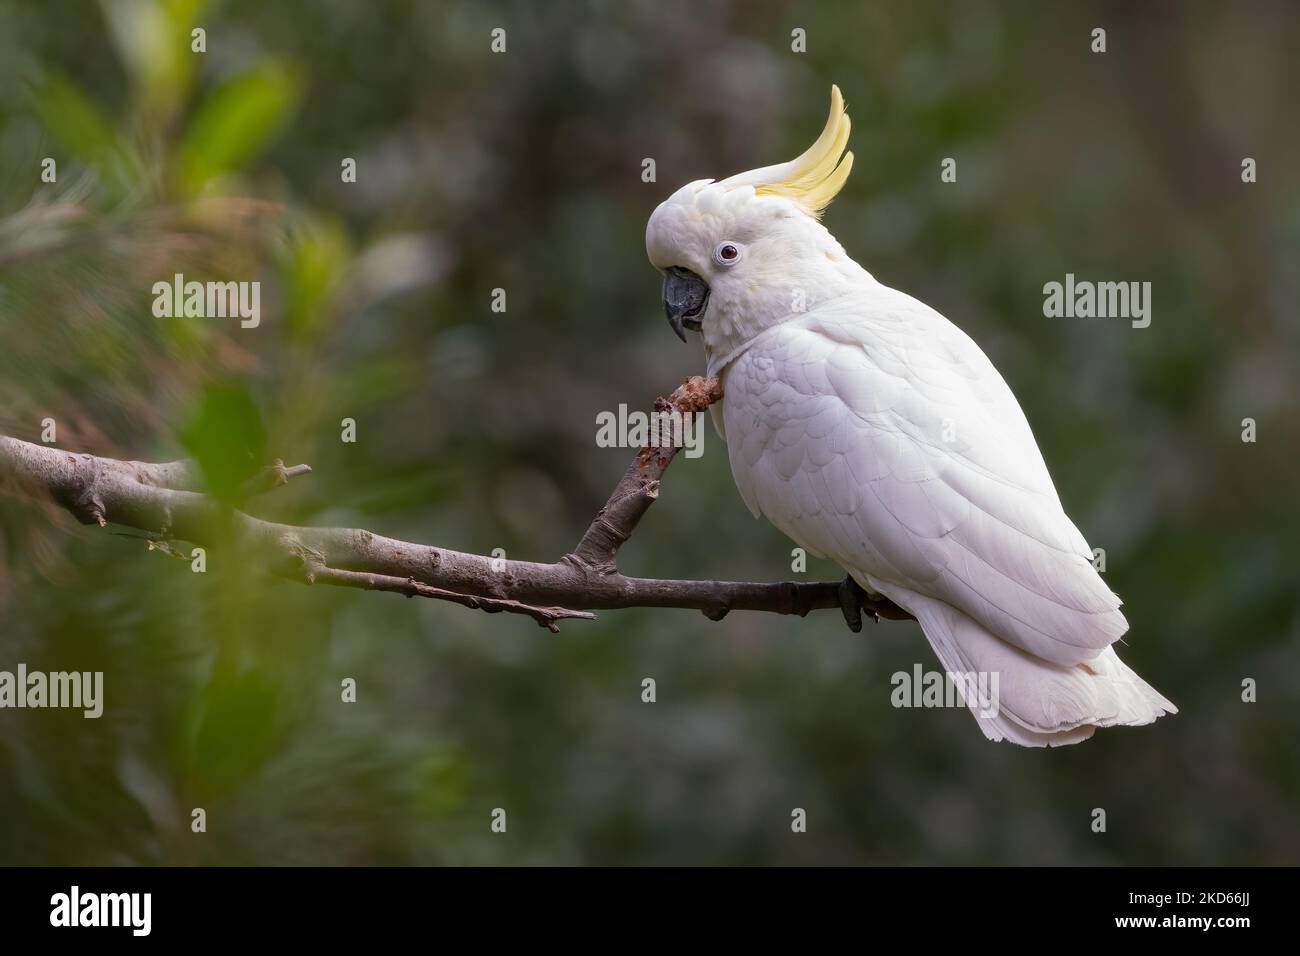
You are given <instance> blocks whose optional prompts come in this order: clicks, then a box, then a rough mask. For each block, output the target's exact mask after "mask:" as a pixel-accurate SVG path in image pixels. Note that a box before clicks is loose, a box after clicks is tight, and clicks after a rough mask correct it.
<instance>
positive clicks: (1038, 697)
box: [896, 595, 1178, 747]
mask: <svg viewBox="0 0 1300 956" xmlns="http://www.w3.org/2000/svg"><path fill="white" fill-rule="evenodd" d="M909 598H910V599H909ZM896 600H897V599H896ZM904 600H906V601H907V606H908V609H909V610H911V611H912V612H913V613H914V614H915V615H916V617H917V620H919V621H920V623H921V629H922V630H923V631H924V632H925V636H926V637H927V638H928V639H929V641H930V645H931V646H932V647H933V648H934V651H935V653H936V654H937V655H938V657H939V661H940V663H941V664H942V665H943V667H944V670H946V671H948V672H950V673H955V674H970V673H976V674H978V673H984V674H997V675H998V681H997V685H996V686H997V700H996V702H995V703H996V707H995V708H994V707H983V706H981V705H980V702H979V701H976V700H970V699H968V700H967V705H968V706H969V707H970V709H971V713H972V714H974V715H975V719H976V721H977V722H978V723H979V725H980V730H982V731H983V732H984V734H985V736H987V737H988V738H989V739H990V740H1009V741H1011V742H1012V743H1017V744H1020V745H1021V746H1023V747H1057V746H1062V745H1065V744H1075V743H1079V742H1080V741H1083V740H1087V739H1088V738H1089V737H1091V736H1092V734H1093V731H1094V730H1096V729H1097V728H1098V727H1114V726H1127V727H1133V726H1140V725H1142V724H1149V723H1151V722H1152V721H1154V720H1155V719H1156V718H1158V717H1161V716H1163V715H1164V714H1167V713H1168V714H1174V713H1177V712H1178V708H1177V707H1175V706H1174V705H1173V704H1172V703H1170V702H1169V700H1167V699H1166V698H1165V697H1164V696H1163V695H1162V694H1160V692H1159V691H1157V690H1156V689H1155V688H1153V687H1152V686H1151V685H1150V684H1148V683H1147V682H1146V681H1144V680H1143V679H1142V678H1141V677H1139V676H1138V675H1137V674H1135V673H1134V672H1133V671H1132V670H1131V669H1130V668H1129V667H1128V666H1127V665H1126V664H1125V663H1124V662H1123V661H1121V660H1120V659H1119V657H1118V655H1116V653H1115V650H1114V648H1112V647H1107V648H1106V649H1105V650H1103V651H1102V652H1101V653H1100V654H1098V655H1097V656H1096V657H1095V658H1093V659H1092V660H1089V661H1085V662H1083V663H1080V664H1076V665H1074V666H1064V665H1060V664H1053V663H1050V662H1048V661H1044V660H1042V659H1041V658H1037V657H1034V656H1033V655H1030V654H1026V653H1025V652H1024V651H1022V650H1020V649H1019V648H1016V647H1013V646H1012V645H1010V644H1008V643H1006V642H1005V641H1002V640H1000V639H998V638H997V637H996V636H994V635H993V634H991V633H989V632H988V631H987V630H985V629H984V628H983V627H982V626H981V625H979V624H977V623H976V622H975V621H973V620H972V619H971V618H969V617H967V616H966V615H965V614H963V613H962V612H961V611H958V610H957V609H955V608H953V607H951V606H949V605H947V604H944V603H942V602H940V601H935V600H932V599H930V598H925V597H921V596H920V595H908V596H907V597H904Z"/></svg>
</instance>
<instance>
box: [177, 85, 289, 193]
mask: <svg viewBox="0 0 1300 956" xmlns="http://www.w3.org/2000/svg"><path fill="white" fill-rule="evenodd" d="M301 86H302V85H301V83H300V81H299V79H298V75H297V73H295V72H294V71H293V70H291V69H290V68H289V67H287V66H285V65H283V64H280V63H276V62H271V61H267V62H264V63H262V64H260V65H258V66H255V67H253V68H252V69H250V70H248V71H246V72H244V73H241V74H240V75H238V76H236V77H235V78H234V79H232V80H229V81H227V82H226V83H224V84H222V85H221V86H219V87H218V88H217V89H216V90H214V91H213V93H212V94H211V95H210V96H209V97H208V98H207V100H205V101H204V103H203V104H202V105H201V106H200V107H199V108H198V110H197V112H196V113H195V115H194V118H193V119H192V120H191V121H190V124H189V127H188V128H187V129H186V131H185V134H184V136H183V137H182V139H181V142H180V145H179V146H178V147H177V153H176V158H175V169H174V174H175V180H176V185H177V187H178V188H179V189H180V191H181V192H182V193H183V194H185V195H190V196H193V195H197V194H198V193H199V192H200V191H202V189H203V187H204V186H205V185H207V183H208V182H209V181H210V180H212V179H214V178H215V177H217V176H220V175H223V174H224V173H228V172H231V171H233V170H237V169H240V168H241V167H242V166H243V165H244V164H245V163H247V162H248V161H249V160H250V159H251V158H253V157H254V156H255V155H257V153H259V152H260V151H261V150H263V149H265V148H266V147H267V146H268V145H269V144H270V142H271V140H272V139H273V138H274V137H275V135H276V134H277V133H278V132H279V131H280V130H281V129H282V128H283V127H284V126H285V124H286V123H287V122H288V120H289V117H290V115H291V114H292V112H293V110H294V109H295V108H296V107H297V105H298V101H299V98H300V96H301V92H302V89H301Z"/></svg>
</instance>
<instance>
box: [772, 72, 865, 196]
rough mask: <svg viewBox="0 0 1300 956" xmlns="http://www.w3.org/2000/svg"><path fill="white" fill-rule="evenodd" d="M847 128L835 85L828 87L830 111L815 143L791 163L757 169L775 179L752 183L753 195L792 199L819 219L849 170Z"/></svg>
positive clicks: (851, 164)
mask: <svg viewBox="0 0 1300 956" xmlns="http://www.w3.org/2000/svg"><path fill="white" fill-rule="evenodd" d="M849 126H850V123H849V114H848V113H846V112H844V97H843V96H841V95H840V88H839V87H838V86H832V87H831V112H830V115H829V116H828V117H827V118H826V127H825V128H824V129H823V130H822V134H821V135H820V136H818V137H817V142H815V143H813V144H812V145H811V146H809V147H808V149H807V150H805V151H804V153H803V154H802V155H801V156H800V157H799V158H798V159H796V160H794V161H793V162H790V163H786V164H785V165H783V166H773V167H768V169H765V170H761V171H760V172H762V173H771V174H774V175H775V176H777V177H778V178H771V179H764V180H763V181H761V182H757V183H755V185H754V192H756V193H757V194H758V195H760V196H763V195H774V196H785V197H787V198H789V199H793V200H794V201H795V202H796V203H798V204H799V205H800V206H801V207H803V210H804V211H805V212H807V213H808V215H810V216H813V217H814V218H816V217H819V216H820V215H821V212H822V210H823V209H825V208H826V207H827V206H828V205H830V201H831V200H832V199H834V198H835V196H836V194H837V193H839V191H840V190H841V189H843V188H844V183H845V182H846V181H847V180H848V178H849V171H850V170H851V169H852V168H853V154H852V153H851V152H850V153H846V152H844V147H845V146H847V145H848V142H849ZM841 154H842V156H841Z"/></svg>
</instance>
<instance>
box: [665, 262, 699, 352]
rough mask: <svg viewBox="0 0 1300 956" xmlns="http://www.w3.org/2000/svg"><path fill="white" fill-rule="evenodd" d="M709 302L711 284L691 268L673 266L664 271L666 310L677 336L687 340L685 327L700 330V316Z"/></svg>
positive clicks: (694, 330) (695, 330) (669, 322)
mask: <svg viewBox="0 0 1300 956" xmlns="http://www.w3.org/2000/svg"><path fill="white" fill-rule="evenodd" d="M708 304H709V284H708V283H707V282H705V281H704V280H703V279H701V278H700V277H699V276H697V275H696V274H695V273H694V272H692V271H691V270H690V269H683V268H682V267H681V266H671V267H670V268H669V269H667V270H666V271H665V272H664V312H666V313H667V315H668V324H669V325H671V326H672V327H673V331H674V332H676V333H677V337H678V338H679V339H681V340H682V341H683V342H685V341H686V333H685V332H683V331H682V329H683V328H687V329H690V330H691V331H693V332H698V331H699V330H700V317H701V316H702V315H703V314H704V308H705V306H707V305H708Z"/></svg>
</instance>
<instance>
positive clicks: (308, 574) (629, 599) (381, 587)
mask: <svg viewBox="0 0 1300 956" xmlns="http://www.w3.org/2000/svg"><path fill="white" fill-rule="evenodd" d="M719 398H721V389H720V387H719V385H718V383H717V381H716V380H714V379H704V378H701V377H698V376H695V377H692V378H690V379H687V381H686V382H685V383H684V384H683V385H682V386H680V387H679V388H678V389H677V390H676V391H675V392H673V394H672V396H671V397H670V398H668V399H659V400H658V401H657V402H656V403H655V408H656V411H658V412H661V413H663V412H676V413H677V414H679V415H683V416H691V417H692V419H693V418H694V417H695V416H697V415H698V414H699V413H701V412H703V410H704V409H705V408H707V407H708V406H709V405H711V404H712V403H713V402H716V401H717V400H718V399H719ZM697 427H698V423H697ZM677 450H678V449H677V448H676V447H652V446H647V447H645V448H643V449H641V450H640V451H639V452H638V453H637V455H636V458H635V459H634V460H633V462H632V464H631V465H630V466H629V467H628V469H627V471H626V472H625V473H624V475H623V477H622V479H621V480H620V481H619V483H618V485H617V486H616V487H615V488H614V491H613V493H612V494H611V495H610V496H609V500H608V501H606V503H605V506H604V507H603V508H602V509H601V510H600V512H599V513H598V514H597V515H596V517H595V518H594V519H593V521H592V523H591V525H590V527H588V528H587V531H586V533H585V534H584V535H583V536H582V539H581V540H580V541H579V542H578V545H577V546H576V547H575V548H574V550H573V551H572V552H570V553H569V554H566V555H565V556H564V557H562V558H561V559H560V560H559V561H556V562H555V563H553V564H539V563H534V562H529V561H512V560H504V559H495V558H488V557H484V556H482V555H476V554H466V553H463V552H459V551H452V550H449V549H446V548H439V547H433V546H430V545H424V544H416V543H413V542H409V541H400V540H398V539H395V538H386V537H383V536H382V535H377V534H374V533H372V532H370V531H365V530H363V529H359V528H309V527H298V526H294V525H285V524H277V523H274V522H270V521H263V520H261V519H259V518H254V517H252V516H251V515H248V514H245V513H244V512H242V511H237V510H234V509H231V508H229V507H226V506H223V505H222V504H220V503H219V502H217V501H215V500H214V499H212V498H210V497H208V496H207V495H205V494H203V493H202V492H201V491H200V490H199V489H200V488H201V484H200V476H199V474H198V470H197V468H196V467H195V466H194V464H193V463H192V462H188V461H176V462H166V463H161V464H149V463H145V462H137V461H119V460H116V459H112V458H99V457H97V456H95V455H86V454H73V453H70V452H67V451H63V450H61V449H58V448H50V447H48V446H44V445H35V444H32V443H30V442H25V441H20V440H18V439H14V438H7V437H4V436H0V491H3V492H4V493H8V494H21V495H25V496H27V497H35V498H41V497H46V498H52V499H53V500H54V501H56V502H57V503H59V504H60V505H62V506H63V507H64V508H66V509H67V510H68V511H69V512H71V513H72V514H73V516H74V517H76V518H77V520H78V521H80V522H82V523H83V524H99V525H100V526H103V525H105V524H107V523H108V522H109V521H112V522H114V523H116V524H120V525H124V526H127V527H131V528H135V529H137V530H140V531H144V532H147V533H148V534H149V535H150V536H151V537H157V538H159V539H163V540H167V539H171V540H183V541H189V542H193V543H194V544H197V545H200V546H211V545H213V544H216V543H221V542H226V541H229V540H231V538H233V541H234V543H235V545H236V546H237V547H238V548H239V549H240V550H241V551H245V552H247V553H248V555H249V556H251V557H253V558H254V559H257V560H260V561H262V562H263V563H264V566H265V567H267V568H268V569H269V570H271V571H273V572H274V573H276V574H278V575H281V576H283V577H288V578H291V579H293V580H297V581H300V582H303V583H308V584H313V583H314V584H331V585H336V586H341V587H353V588H362V589H366V590H374V591H392V592H395V593H398V594H405V595H407V596H408V597H427V598H432V599H434V600H443V601H451V602H454V603H457V604H461V605H463V606H465V607H470V608H475V609H478V610H482V611H486V612H488V613H496V612H507V613H513V614H523V615H526V616H528V617H531V618H532V619H533V620H534V621H536V622H537V623H538V624H540V625H542V626H543V627H547V628H549V629H550V630H556V629H557V626H556V625H557V622H558V621H560V620H564V619H568V618H579V619H590V618H592V617H594V616H595V615H593V614H590V613H586V612H589V611H592V610H598V609H605V608H629V607H675V608H689V609H693V610H698V611H702V612H704V614H706V615H707V616H708V617H710V618H711V619H713V620H720V619H721V618H722V617H724V616H725V615H726V614H727V613H728V612H730V611H767V612H771V613H775V614H798V615H800V616H803V615H805V614H807V613H808V612H809V611H814V610H819V609H822V608H842V607H843V606H844V602H845V594H846V590H845V586H844V585H843V584H842V583H840V582H815V583H806V584H805V583H800V582H792V581H786V582H779V583H770V584H758V583H746V582H739V581H680V580H670V579H657V578H632V577H627V576H625V575H623V574H621V573H620V572H619V571H618V567H617V563H616V558H617V555H618V550H619V548H620V547H621V546H622V545H623V544H624V543H626V541H627V540H628V538H629V537H631V535H632V532H633V531H634V530H635V528H636V526H637V523H638V522H639V521H640V520H641V517H642V516H643V515H644V514H645V512H646V511H647V510H648V509H649V507H650V505H652V504H653V503H654V502H655V500H656V499H657V497H658V494H659V483H660V481H661V480H662V478H663V475H664V472H665V471H666V470H667V469H668V466H669V465H670V464H671V463H672V460H673V458H674V457H675V455H676V453H677ZM309 471H311V469H310V468H309V467H308V466H306V465H295V466H293V467H291V468H286V467H285V466H284V464H283V462H280V461H276V462H275V464H273V465H271V466H269V467H268V468H266V469H264V470H263V472H261V473H260V474H259V475H258V476H256V477H255V478H254V479H253V480H252V481H251V482H250V483H249V486H248V488H247V490H248V491H249V492H250V493H254V492H257V491H263V490H269V489H270V488H273V487H275V486H277V485H280V484H283V483H284V482H286V481H288V480H289V479H290V478H292V477H294V476H296V475H300V474H305V473H307V472H309ZM855 603H859V604H860V605H861V607H862V608H864V609H865V610H866V611H868V613H870V614H873V615H875V616H877V617H886V618H891V619H894V620H903V619H909V618H911V615H910V614H908V613H907V611H905V610H903V609H902V608H900V607H898V606H897V605H896V604H894V603H893V602H891V601H888V600H885V599H883V598H881V599H873V598H869V597H867V596H865V595H863V594H858V596H857V598H856V600H855ZM846 614H847V610H846Z"/></svg>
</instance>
